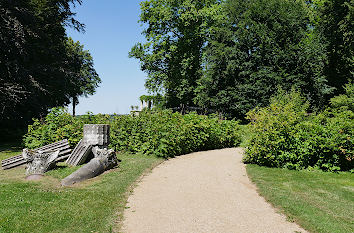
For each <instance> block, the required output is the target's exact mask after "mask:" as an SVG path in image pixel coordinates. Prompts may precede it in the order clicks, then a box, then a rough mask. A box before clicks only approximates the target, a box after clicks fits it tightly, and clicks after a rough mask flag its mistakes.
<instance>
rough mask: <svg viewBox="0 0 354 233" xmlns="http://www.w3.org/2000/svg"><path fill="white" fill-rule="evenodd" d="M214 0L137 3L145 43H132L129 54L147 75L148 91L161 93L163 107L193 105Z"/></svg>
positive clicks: (214, 4) (215, 0)
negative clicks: (143, 27)
mask: <svg viewBox="0 0 354 233" xmlns="http://www.w3.org/2000/svg"><path fill="white" fill-rule="evenodd" d="M219 3H220V1H218V0H200V1H194V0H148V1H143V2H142V3H141V15H140V22H142V23H143V24H145V25H146V28H145V30H144V31H143V35H144V36H145V37H146V40H147V42H146V43H144V44H142V43H138V44H136V45H135V46H134V47H133V48H132V49H131V51H130V56H131V57H135V58H137V59H139V60H140V62H141V68H142V70H143V71H145V72H146V73H147V74H148V79H147V81H146V84H145V86H146V87H147V89H148V90H149V91H150V92H153V93H164V95H165V100H166V105H167V107H180V106H182V107H183V106H191V105H194V103H193V98H194V97H195V88H196V87H197V80H198V79H199V78H200V77H201V75H202V54H203V53H202V50H203V47H204V45H205V43H206V34H207V33H208V28H209V27H208V25H209V24H210V23H211V21H212V19H213V17H211V16H212V15H213V14H215V12H217V11H218V10H219V8H220V6H219Z"/></svg>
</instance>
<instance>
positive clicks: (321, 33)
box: [130, 0, 354, 119]
mask: <svg viewBox="0 0 354 233" xmlns="http://www.w3.org/2000/svg"><path fill="white" fill-rule="evenodd" d="M353 9H354V8H353V0H340V1H333V0H314V1H302V0H295V1H289V0H248V1H241V0H223V1H216V0H203V1H191V0H149V1H143V2H142V3H141V15H140V22H142V23H143V25H144V30H143V35H145V37H146V40H147V42H146V43H144V44H143V43H138V44H136V45H135V46H134V47H133V48H132V50H131V52H130V56H131V57H134V58H137V59H139V60H140V62H141V68H142V70H143V71H145V72H146V73H147V74H148V78H147V80H146V87H147V88H148V90H150V91H151V92H160V93H162V94H164V101H165V107H168V108H171V107H172V108H173V107H179V106H181V105H186V106H196V107H199V108H202V109H205V112H207V111H209V112H219V113H223V114H224V115H226V116H228V117H237V118H241V119H242V118H244V116H245V114H246V113H247V112H248V111H249V110H251V109H252V108H254V107H256V106H265V105H267V104H268V103H269V99H270V97H271V96H272V95H274V94H275V93H276V91H277V89H278V88H279V87H280V88H282V89H284V90H290V89H291V88H296V89H299V90H301V91H302V92H303V93H304V95H305V96H306V98H307V100H308V101H309V102H310V104H311V107H312V109H316V108H320V107H322V106H324V104H325V103H328V100H329V98H331V97H332V96H333V95H334V94H338V93H340V92H341V91H343V89H342V86H343V85H344V84H345V83H347V82H348V81H349V80H351V79H352V76H353V64H354V63H353V61H354V59H353V38H352V37H353V22H354V20H352V19H353V18H352V17H353Z"/></svg>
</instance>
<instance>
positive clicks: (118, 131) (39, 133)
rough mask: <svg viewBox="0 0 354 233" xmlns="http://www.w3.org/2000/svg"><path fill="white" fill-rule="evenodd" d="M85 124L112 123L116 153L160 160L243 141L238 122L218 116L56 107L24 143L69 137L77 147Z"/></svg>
mask: <svg viewBox="0 0 354 233" xmlns="http://www.w3.org/2000/svg"><path fill="white" fill-rule="evenodd" d="M84 124H110V126H111V144H110V147H112V148H114V149H115V150H116V151H130V152H133V153H144V154H154V155H157V156H160V157H173V156H177V155H181V154H186V153H190V152H195V151H201V150H210V149H219V148H226V147H234V146H237V145H238V144H239V143H240V140H241V139H240V134H239V125H238V122H237V121H234V120H219V119H218V118H217V117H216V116H200V115H197V114H195V113H191V114H186V115H181V114H179V113H172V112H171V111H155V112H150V111H147V112H142V113H141V114H140V115H139V116H130V115H121V116H119V115H115V116H109V115H100V114H99V115H92V114H87V115H84V116H80V117H73V116H71V115H70V114H69V113H68V112H67V110H65V109H64V108H54V109H52V110H51V112H50V113H49V114H48V115H47V116H46V117H45V119H43V120H38V119H34V123H33V124H32V125H29V126H28V133H27V134H26V135H25V137H24V144H25V146H26V147H28V148H36V147H39V146H42V145H45V144H48V143H52V142H55V141H58V140H61V139H65V138H66V139H68V140H69V143H70V144H71V145H72V146H74V145H76V144H77V143H78V142H79V140H80V139H81V138H82V136H83V135H82V131H83V130H82V129H83V125H84Z"/></svg>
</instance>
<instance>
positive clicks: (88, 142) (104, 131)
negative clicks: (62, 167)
mask: <svg viewBox="0 0 354 233" xmlns="http://www.w3.org/2000/svg"><path fill="white" fill-rule="evenodd" d="M109 133H110V126H109V125H103V124H101V125H100V124H96V125H93V124H87V125H84V136H83V138H82V139H81V141H80V142H79V143H78V144H77V145H76V147H75V149H74V150H73V152H72V153H71V155H70V157H69V158H68V160H67V161H66V163H67V164H69V165H72V166H77V165H81V164H83V163H85V162H86V161H87V158H89V157H90V154H91V149H92V147H94V146H98V147H99V148H107V146H108V145H109V135H110V134H109ZM91 157H92V156H91Z"/></svg>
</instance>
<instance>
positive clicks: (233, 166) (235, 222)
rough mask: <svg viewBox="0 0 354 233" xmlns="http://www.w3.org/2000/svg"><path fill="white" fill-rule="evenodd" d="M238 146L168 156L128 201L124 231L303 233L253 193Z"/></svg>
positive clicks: (254, 187) (252, 186)
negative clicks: (174, 156) (170, 157)
mask: <svg viewBox="0 0 354 233" xmlns="http://www.w3.org/2000/svg"><path fill="white" fill-rule="evenodd" d="M242 153H243V151H242V149H241V148H233V149H223V150H213V151H206V152H197V153H192V154H188V155H183V156H180V157H177V158H174V159H170V160H168V161H166V162H164V163H162V164H161V165H159V166H158V167H156V168H155V169H154V170H153V171H152V173H151V174H149V175H147V176H145V177H144V178H143V179H142V180H141V182H140V183H139V184H138V186H137V187H136V188H135V189H134V192H133V194H132V195H131V196H130V197H129V199H128V204H127V207H126V210H125V213H124V217H125V220H124V223H123V228H122V231H123V232H129V233H135V232H138V233H141V232H149V233H160V232H161V233H169V232H181V233H191V232H193V233H197V232H202V233H206V232H213V233H216V232H222V233H224V232H225V233H226V232H230V233H236V232H252V233H253V232H271V233H277V232H279V233H285V232H306V231H305V230H303V229H301V228H300V227H299V226H297V225H296V224H295V223H290V222H288V221H286V217H285V216H283V215H281V214H279V213H278V212H277V210H275V209H274V208H272V206H271V205H270V204H269V203H267V202H266V201H265V200H264V199H263V198H262V197H261V196H259V195H258V193H257V190H256V186H255V185H254V184H252V183H251V181H250V180H249V179H248V177H247V174H246V169H245V165H244V164H243V163H242V162H241V159H242Z"/></svg>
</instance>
